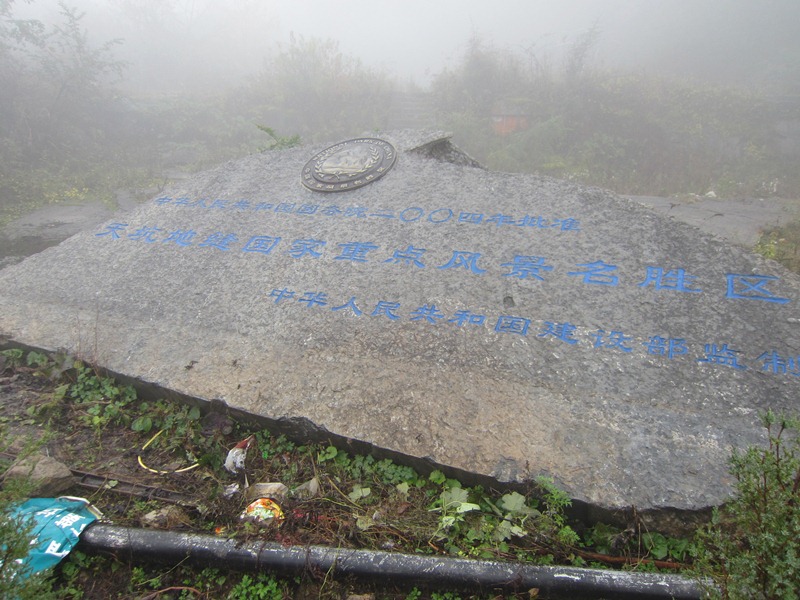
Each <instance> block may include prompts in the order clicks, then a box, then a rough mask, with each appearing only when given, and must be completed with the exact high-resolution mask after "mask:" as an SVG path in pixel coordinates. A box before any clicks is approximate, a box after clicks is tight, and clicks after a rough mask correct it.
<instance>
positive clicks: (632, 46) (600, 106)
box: [0, 0, 800, 221]
mask: <svg viewBox="0 0 800 600" xmlns="http://www.w3.org/2000/svg"><path fill="white" fill-rule="evenodd" d="M798 23H800V2H797V0H772V1H769V2H758V3H756V2H754V1H751V0H647V1H644V0H538V1H532V0H495V1H492V2H489V1H482V2H477V1H464V0H438V1H431V0H428V1H422V0H406V1H404V2H402V3H397V2H388V1H379V0H347V1H339V2H333V1H314V2H311V1H310V0H306V1H300V0H294V1H286V0H231V1H228V2H224V3H222V2H219V1H216V2H215V1H212V0H64V1H63V2H57V1H56V0H31V1H24V0H0V202H2V204H1V205H0V221H2V220H4V219H6V220H7V219H8V214H9V213H8V211H6V210H5V208H6V207H7V206H9V205H12V206H23V205H24V206H29V207H30V206H35V205H41V204H47V203H54V202H62V201H65V199H66V200H70V201H73V200H78V201H83V200H102V201H110V200H109V198H114V197H115V195H116V194H117V190H118V189H119V188H124V187H128V188H131V187H137V188H141V189H153V186H154V185H158V186H163V185H164V184H165V183H164V182H167V181H169V180H170V178H172V177H174V176H176V174H178V175H186V174H187V173H190V172H192V171H196V170H198V169H201V168H207V167H209V166H212V165H215V164H219V163H220V162H222V161H225V160H229V159H231V158H237V157H241V156H243V155H246V154H249V153H253V152H262V151H267V150H270V149H276V148H285V147H287V146H290V145H293V144H297V143H306V144H308V143H321V142H326V141H335V140H338V139H347V138H350V137H354V136H358V135H362V134H363V133H364V132H365V131H385V130H389V129H402V128H414V129H423V128H424V129H442V130H446V131H450V132H452V133H453V140H454V141H455V143H456V144H457V145H458V146H459V147H461V148H462V149H463V150H465V151H466V152H468V153H469V154H471V155H472V156H474V157H475V158H476V159H478V160H479V161H480V162H481V163H482V164H484V165H485V166H487V167H488V168H490V169H494V170H501V171H512V172H523V173H539V174H542V175H549V176H553V177H558V178H561V179H569V180H573V181H576V182H579V183H584V184H590V185H599V186H603V187H607V188H610V189H612V190H614V191H616V192H619V193H629V194H640V195H647V194H650V195H672V194H706V193H714V194H720V195H727V196H736V195H738V196H742V195H750V196H759V197H760V196H769V195H782V196H785V197H800V173H798V170H797V168H796V165H797V162H798V161H799V160H800V35H798ZM154 182H156V183H154ZM148 186H149V187H148Z"/></svg>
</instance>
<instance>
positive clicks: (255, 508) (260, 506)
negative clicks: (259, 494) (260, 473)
mask: <svg viewBox="0 0 800 600" xmlns="http://www.w3.org/2000/svg"><path fill="white" fill-rule="evenodd" d="M240 518H241V519H245V520H251V521H255V522H257V523H260V524H262V525H267V524H269V523H272V522H273V521H274V522H275V523H276V524H278V525H280V524H281V523H282V522H283V510H281V507H280V506H279V505H278V503H277V502H275V501H274V500H271V499H269V498H259V499H258V500H255V501H253V502H251V503H250V504H248V505H247V508H245V509H244V511H243V512H242V514H241V515H240Z"/></svg>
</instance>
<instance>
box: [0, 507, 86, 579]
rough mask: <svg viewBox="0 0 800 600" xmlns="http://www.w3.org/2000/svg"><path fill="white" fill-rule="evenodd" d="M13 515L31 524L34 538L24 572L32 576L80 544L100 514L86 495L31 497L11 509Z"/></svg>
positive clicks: (51, 565)
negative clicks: (74, 496) (86, 530)
mask: <svg viewBox="0 0 800 600" xmlns="http://www.w3.org/2000/svg"><path fill="white" fill-rule="evenodd" d="M11 516H12V517H17V518H21V519H22V520H24V521H26V522H29V523H31V521H32V523H31V524H32V530H31V534H32V535H33V540H32V542H31V549H30V551H29V552H28V555H27V556H26V557H25V558H24V559H23V560H22V566H23V567H24V568H23V569H21V570H20V573H24V574H25V576H26V577H27V576H30V575H32V574H33V573H39V572H40V571H44V570H45V569H49V568H50V567H54V566H55V565H57V564H58V563H59V562H61V559H62V558H64V557H65V556H66V555H67V554H69V553H70V550H72V548H73V547H74V546H75V544H77V543H78V540H79V538H80V535H81V532H82V531H83V530H84V529H86V526H87V525H89V524H91V523H93V522H94V521H95V520H96V519H97V518H98V516H100V513H99V512H97V509H95V508H94V507H92V506H91V505H90V504H89V501H88V500H84V499H82V498H71V497H67V496H64V497H61V498H31V499H30V500H28V501H26V502H24V503H22V504H20V505H19V506H16V507H15V508H14V509H12V510H11Z"/></svg>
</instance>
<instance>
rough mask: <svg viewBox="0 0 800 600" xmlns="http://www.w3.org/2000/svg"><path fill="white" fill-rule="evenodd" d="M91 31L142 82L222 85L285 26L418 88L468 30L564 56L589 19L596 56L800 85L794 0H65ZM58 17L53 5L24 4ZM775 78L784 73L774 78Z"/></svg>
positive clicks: (487, 39)
mask: <svg viewBox="0 0 800 600" xmlns="http://www.w3.org/2000/svg"><path fill="white" fill-rule="evenodd" d="M67 4H68V5H69V6H75V7H77V8H78V9H79V10H80V11H82V12H84V13H85V18H84V25H85V26H86V27H87V29H88V31H89V33H90V37H91V39H92V40H93V41H94V42H95V43H101V42H104V41H108V40H119V41H120V44H119V46H118V47H117V48H116V53H117V54H118V55H119V57H120V58H123V59H124V60H126V61H127V62H128V63H129V65H128V70H127V76H126V79H125V81H126V85H127V87H128V88H129V89H136V90H139V91H146V90H159V91H165V90H168V89H170V88H173V89H174V88H176V87H177V88H182V89H192V90H198V89H203V88H208V86H212V85H213V86H218V85H229V84H233V83H236V82H239V81H241V79H242V78H244V77H246V76H247V75H248V74H252V73H253V72H255V71H257V70H258V69H259V68H260V67H261V65H262V63H263V61H264V60H265V58H266V57H267V56H269V55H270V53H274V52H276V51H279V49H280V48H281V47H284V46H285V45H286V44H287V43H288V42H289V39H290V36H302V37H305V38H319V39H329V40H336V41H337V42H338V44H339V48H340V49H341V51H342V52H343V53H344V54H347V55H349V56H352V57H355V58H358V59H359V60H360V61H361V62H362V63H363V64H364V65H366V66H369V67H372V68H375V69H380V70H382V71H383V72H385V73H388V74H390V75H391V76H393V77H395V78H396V79H397V80H398V81H401V82H414V83H416V84H418V85H422V86H425V85H427V84H429V83H430V81H431V78H432V77H434V76H435V75H436V74H438V73H441V72H442V71H443V70H445V69H448V68H452V67H453V66H454V65H455V64H456V63H457V62H458V61H459V60H460V59H461V57H462V55H463V52H464V47H465V44H466V43H467V41H468V40H469V39H471V38H473V37H477V38H479V39H481V40H482V42H484V43H485V44H487V45H489V46H492V47H495V48H499V49H502V50H506V51H509V52H513V53H517V54H520V55H522V56H528V57H535V58H536V59H537V60H543V59H546V60H550V61H557V60H559V59H560V58H561V57H562V56H563V54H564V52H565V50H566V49H567V48H569V47H570V45H571V44H572V43H574V41H575V40H576V39H577V38H578V37H579V36H580V35H582V34H585V33H586V32H587V31H590V30H594V31H596V32H597V43H596V44H595V47H594V48H593V59H594V60H595V61H596V62H597V64H599V65H604V66H607V67H624V68H633V69H644V70H647V71H650V72H656V73H665V74H670V75H675V76H678V77H696V78H703V79H706V80H709V81H715V82H733V83H737V84H751V85H766V84H769V85H772V86H773V87H776V88H780V87H786V88H792V89H796V88H797V79H798V77H800V35H799V34H800V25H799V24H800V2H796V0H772V1H768V2H753V1H751V0H648V1H641V0H536V1H531V0H495V1H487V0H482V1H477V0H436V1H430V0H427V1H426V0H405V1H404V2H402V3H397V2H389V1H385V0H384V1H375V0H346V1H343V2H334V1H328V0H325V1H316V2H311V1H310V0H301V1H297V0H294V1H289V0H277V1H276V0H229V1H227V2H224V3H222V2H218V1H213V0H102V1H101V0H73V1H71V2H67ZM17 13H18V15H19V16H20V17H28V16H30V17H33V18H38V19H41V20H43V21H45V22H56V21H57V20H58V17H59V3H58V2H56V1H54V0H34V1H33V2H32V3H30V4H19V5H18V7H17ZM781 78H788V79H792V81H781Z"/></svg>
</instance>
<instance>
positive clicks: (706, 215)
mask: <svg viewBox="0 0 800 600" xmlns="http://www.w3.org/2000/svg"><path fill="white" fill-rule="evenodd" d="M628 197H629V198H630V199H631V200H633V201H635V202H638V203H640V204H644V205H645V206H649V207H650V208H652V209H653V210H655V211H658V212H661V213H663V214H665V215H667V216H669V217H672V218H674V219H677V220H679V221H684V222H686V223H689V224H690V225H694V226H695V227H697V228H699V229H701V230H703V231H705V232H707V233H711V234H713V235H715V236H717V237H720V238H723V239H726V240H728V241H729V242H730V243H732V244H735V245H737V246H743V247H746V248H752V247H753V246H754V245H755V244H756V242H758V240H759V237H760V235H761V233H762V232H763V231H764V230H765V229H769V228H771V227H775V226H778V225H785V224H786V223H789V222H791V221H793V220H796V219H798V218H800V200H789V199H781V198H767V199H760V198H746V199H736V200H724V199H717V198H705V197H686V198H662V197H657V196H628ZM116 204H117V206H116V207H114V208H112V207H110V206H108V205H105V204H101V203H95V204H82V205H66V204H57V205H53V206H48V207H45V208H42V209H39V210H37V211H35V212H33V213H31V214H29V215H26V216H24V217H21V218H19V219H17V220H15V221H12V222H11V223H9V224H8V225H6V226H5V227H3V228H2V229H0V268H2V267H5V266H8V265H11V264H14V263H17V262H19V261H21V260H22V259H23V258H24V257H26V256H30V255H31V254H36V253H38V252H41V251H42V250H44V249H45V248H48V247H50V246H54V245H56V244H58V243H60V242H62V241H63V240H65V239H67V238H68V237H70V236H72V235H75V234H76V233H78V232H79V231H82V230H84V229H89V228H92V227H95V226H97V225H99V224H100V223H103V222H105V221H107V220H109V219H111V218H112V217H114V216H115V215H119V214H123V213H125V212H126V211H128V210H131V209H132V208H135V207H136V206H137V201H136V198H135V196H134V195H133V194H131V193H128V192H119V193H118V194H117V202H116Z"/></svg>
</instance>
